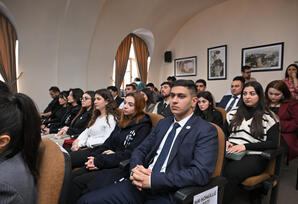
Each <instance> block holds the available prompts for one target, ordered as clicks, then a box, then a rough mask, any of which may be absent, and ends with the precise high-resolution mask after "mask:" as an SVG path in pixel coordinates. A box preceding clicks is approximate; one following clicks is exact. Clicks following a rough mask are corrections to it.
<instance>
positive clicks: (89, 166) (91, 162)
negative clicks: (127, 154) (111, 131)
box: [85, 150, 115, 171]
mask: <svg viewBox="0 0 298 204" xmlns="http://www.w3.org/2000/svg"><path fill="white" fill-rule="evenodd" d="M102 154H115V152H114V151H112V150H106V151H104V152H102ZM87 158H88V161H86V162H85V166H86V169H88V170H90V171H93V170H97V169H98V167H96V166H95V164H94V157H92V156H90V157H87Z"/></svg>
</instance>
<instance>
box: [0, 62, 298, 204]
mask: <svg viewBox="0 0 298 204" xmlns="http://www.w3.org/2000/svg"><path fill="white" fill-rule="evenodd" d="M297 69H298V67H297V65H294V64H291V65H289V66H288V68H287V70H286V74H285V77H286V78H285V79H284V80H274V81H272V82H270V83H269V84H268V85H267V87H266V89H265V92H264V91H263V87H262V86H261V84H260V83H258V82H257V81H256V79H254V78H252V77H251V68H250V67H248V66H244V67H243V68H242V69H241V72H242V76H237V77H235V78H234V79H233V81H232V83H231V90H230V92H228V93H227V95H225V96H223V98H222V99H221V101H220V102H219V103H215V102H214V98H213V96H212V93H211V91H210V90H209V91H207V90H206V89H207V83H206V81H205V80H203V79H199V80H197V81H196V82H193V81H191V80H176V79H175V77H169V78H168V81H165V82H163V83H162V84H161V89H160V92H158V91H156V87H155V86H154V85H153V84H152V83H148V84H147V85H145V84H144V83H142V82H140V80H136V82H137V83H132V84H127V85H126V88H125V97H124V98H122V97H120V96H119V92H118V89H117V88H116V87H115V86H109V87H107V89H99V90H97V91H95V92H94V91H86V92H85V93H84V92H83V91H82V90H81V89H79V88H75V89H70V90H69V91H62V92H60V90H59V89H58V88H57V87H51V88H50V90H49V93H50V95H51V97H52V98H53V100H52V101H51V102H50V103H49V105H48V107H47V108H46V109H45V110H44V112H43V113H40V116H38V115H36V114H37V111H36V108H35V107H34V104H33V102H32V101H31V99H30V98H28V97H26V96H25V95H22V94H16V95H13V94H12V93H10V91H9V88H8V87H7V86H6V85H5V84H4V85H3V84H1V93H2V92H3V93H5V94H1V101H2V102H1V103H0V115H1V116H0V141H3V142H0V154H1V157H0V162H1V165H0V168H2V166H4V165H3V164H4V163H7V164H6V165H8V166H10V165H13V164H12V163H11V162H12V160H14V159H17V160H20V161H21V162H20V164H18V165H21V166H22V168H21V170H22V171H23V172H22V173H23V174H25V175H27V177H26V178H24V179H27V180H26V181H27V182H29V183H30V185H31V186H32V189H33V190H32V191H24V190H23V189H22V188H21V187H20V190H18V189H17V190H16V192H15V194H14V195H13V196H14V197H15V198H13V199H21V198H22V199H25V200H27V199H34V196H36V188H35V187H34V182H36V179H37V178H38V172H37V170H36V158H35V157H36V154H35V155H34V154H33V153H34V152H35V153H36V151H37V148H38V145H39V143H40V139H41V136H40V132H41V133H42V135H47V134H53V133H54V134H56V136H58V137H59V136H62V135H69V136H70V139H67V140H65V141H64V144H63V147H64V148H65V149H66V150H67V151H68V152H69V154H70V157H71V161H72V167H73V168H79V169H75V170H74V171H73V175H72V181H71V186H70V187H71V191H70V195H69V203H143V202H145V201H152V202H155V203H172V202H173V192H175V190H177V189H178V188H180V187H183V186H187V185H204V184H206V183H207V182H208V180H209V179H210V176H211V174H212V171H213V170H214V168H215V163H216V159H217V132H216V129H215V128H214V127H213V126H212V125H210V124H208V123H207V122H212V123H215V124H217V125H218V126H219V127H220V128H222V129H223V131H224V133H225V136H226V152H228V153H234V154H235V153H236V154H239V153H241V152H244V151H245V152H246V155H245V156H244V157H243V158H242V159H240V160H233V159H231V158H226V159H225V162H224V168H223V175H224V176H225V177H226V178H227V180H228V184H227V185H226V186H225V194H224V203H230V202H231V201H232V199H233V197H234V196H235V195H236V194H237V193H236V192H237V191H238V190H239V184H240V183H241V182H242V181H243V180H245V179H246V178H247V177H250V176H253V175H257V174H259V173H261V172H263V171H264V170H265V168H266V166H267V160H265V159H264V158H262V157H261V156H259V155H255V154H249V152H252V151H254V152H262V151H265V150H268V149H274V148H276V147H277V146H278V135H279V132H280V133H281V136H282V137H281V145H282V146H284V147H285V148H286V149H288V159H289V160H291V159H293V158H295V157H297V156H298V139H297V132H298V131H297V130H298V102H297V96H298V92H297V91H298V82H297ZM23 106H24V107H25V106H27V107H28V109H25V108H24V107H23ZM7 107H9V108H10V109H9V110H11V111H16V114H18V115H19V117H20V118H19V119H18V120H10V119H9V118H10V117H11V114H9V112H8V111H9V110H8V108H7ZM218 107H220V108H222V109H225V111H226V113H227V115H226V120H225V119H224V118H223V115H222V113H221V112H220V111H219V110H218ZM28 111H30V114H31V115H30V116H27V115H28ZM147 113H155V114H160V115H162V116H164V117H165V119H162V120H161V121H160V122H159V123H158V125H157V127H156V128H154V129H153V130H151V128H152V122H151V119H150V117H149V115H148V114H147ZM26 117H31V118H32V120H29V121H31V122H30V124H28V121H26ZM36 118H37V119H36ZM39 118H41V120H39ZM37 120H38V121H37ZM206 121H207V122H206ZM18 126H19V127H20V128H16V127H18ZM21 127H22V128H21ZM27 128H28V129H27ZM29 128H30V130H29ZM22 131H24V132H22ZM37 132H38V134H37ZM29 134H30V135H29ZM33 137H34V138H33ZM171 137H173V138H172V139H171V141H170V139H169V138H171ZM8 138H9V139H8ZM28 139H30V140H32V139H34V143H32V144H28V143H26V141H28ZM168 140H169V141H170V142H169V144H168ZM28 148H30V154H29V153H28V152H27V151H28ZM165 149H167V150H165ZM27 154H29V155H27ZM202 155H204V158H201V157H202ZM126 159H131V162H130V168H129V169H123V168H119V163H120V162H121V161H123V160H126ZM21 170H20V171H21ZM5 177H7V176H1V177H0V185H1V186H4V185H7V184H5V182H6V180H5ZM123 178H124V179H123ZM115 183H116V184H115ZM17 184H18V181H14V180H13V181H12V182H11V183H9V185H11V186H13V187H14V185H17ZM107 186H108V187H107ZM6 188H7V189H8V188H10V186H4V187H3V188H0V189H1V190H0V191H2V189H6ZM119 190H120V192H119ZM29 194H30V195H34V196H33V197H32V198H27V197H26V196H27V195H29ZM260 195H261V193H260V192H259V191H254V192H252V193H251V200H252V202H253V203H260V200H261V198H260ZM23 196H24V198H23ZM0 197H1V194H0ZM1 199H2V198H1ZM3 199H8V198H3ZM30 201H32V202H29V203H34V201H33V200H30ZM25 203H26V202H25Z"/></svg>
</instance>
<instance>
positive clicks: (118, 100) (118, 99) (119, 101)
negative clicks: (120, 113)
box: [115, 96, 124, 107]
mask: <svg viewBox="0 0 298 204" xmlns="http://www.w3.org/2000/svg"><path fill="white" fill-rule="evenodd" d="M115 101H116V103H117V106H118V107H119V106H120V104H121V103H122V102H123V101H124V99H123V98H121V97H120V96H117V97H116V98H115Z"/></svg>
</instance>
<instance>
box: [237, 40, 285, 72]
mask: <svg viewBox="0 0 298 204" xmlns="http://www.w3.org/2000/svg"><path fill="white" fill-rule="evenodd" d="M283 50H284V43H283V42H280V43H275V44H269V45H261V46H256V47H247V48H243V49H242V62H241V64H242V66H244V65H248V66H251V71H253V72H259V71H276V70H282V65H283Z"/></svg>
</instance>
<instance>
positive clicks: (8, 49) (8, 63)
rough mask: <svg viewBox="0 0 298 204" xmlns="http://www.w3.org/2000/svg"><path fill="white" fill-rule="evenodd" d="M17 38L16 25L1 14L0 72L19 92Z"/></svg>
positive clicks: (12, 87) (12, 89)
mask: <svg viewBox="0 0 298 204" xmlns="http://www.w3.org/2000/svg"><path fill="white" fill-rule="evenodd" d="M16 39H17V36H16V32H15V29H14V27H13V26H12V24H11V23H10V22H9V20H8V19H7V18H6V17H5V16H3V15H1V14H0V73H1V75H2V76H3V78H4V80H5V81H6V82H7V83H8V84H9V85H10V88H11V91H13V92H17V83H16V79H17V77H16V56H15V46H16Z"/></svg>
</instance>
